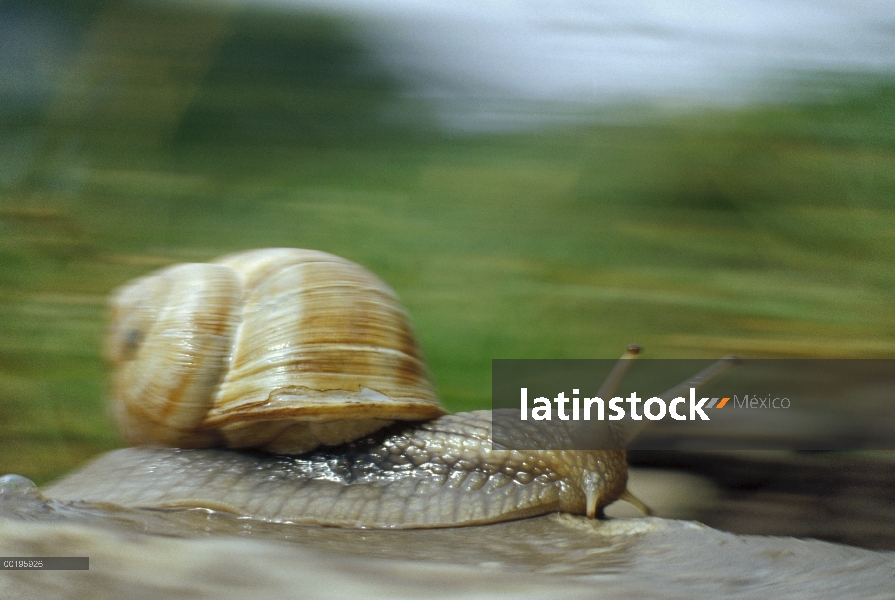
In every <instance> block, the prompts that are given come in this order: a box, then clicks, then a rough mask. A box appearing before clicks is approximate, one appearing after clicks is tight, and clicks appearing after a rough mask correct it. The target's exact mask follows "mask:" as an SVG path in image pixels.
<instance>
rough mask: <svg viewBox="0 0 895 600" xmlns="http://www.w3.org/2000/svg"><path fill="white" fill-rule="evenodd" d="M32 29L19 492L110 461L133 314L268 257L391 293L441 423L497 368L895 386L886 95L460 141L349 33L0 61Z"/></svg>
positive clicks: (106, 28) (120, 38)
mask: <svg viewBox="0 0 895 600" xmlns="http://www.w3.org/2000/svg"><path fill="white" fill-rule="evenodd" d="M35 15H37V16H38V17H41V15H43V16H44V17H47V16H51V17H52V19H50V20H49V21H47V22H52V23H54V24H55V25H54V27H56V28H57V30H59V31H61V34H60V35H58V36H57V37H54V38H52V39H54V40H57V42H56V44H57V45H56V46H54V47H53V48H52V50H53V53H51V54H50V53H49V50H46V51H47V53H48V54H46V56H43V55H41V56H30V57H29V56H19V57H18V59H19V60H20V64H18V65H16V64H7V65H6V66H5V67H4V69H5V70H3V71H2V72H3V79H4V82H3V84H2V86H0V87H2V89H0V140H2V141H0V473H9V472H14V473H20V474H22V475H25V476H27V477H30V478H32V479H34V480H35V481H37V482H38V483H44V482H46V481H48V480H50V479H52V478H54V477H57V476H59V475H61V474H62V473H65V472H66V471H68V470H70V469H71V468H73V467H74V466H75V465H77V464H79V463H81V462H83V461H84V460H85V459H87V458H88V457H90V456H92V455H94V454H97V453H99V452H102V451H105V450H107V449H110V448H113V447H116V446H118V445H120V444H121V441H120V439H119V438H118V436H117V434H116V433H115V431H114V429H113V426H112V424H111V421H110V419H109V417H108V415H107V413H106V409H105V405H104V380H105V377H106V372H105V370H104V365H103V363H102V359H101V340H102V335H103V329H104V317H105V302H106V298H107V297H108V295H109V293H110V292H111V291H112V290H113V289H114V288H115V287H116V286H119V285H121V284H122V283H124V282H126V281H128V280H130V279H132V278H134V277H137V276H140V275H143V274H146V273H148V272H150V271H152V270H154V269H156V268H159V267H162V266H165V265H169V264H173V263H177V262H185V261H203V260H206V259H211V258H214V257H216V256H219V255H221V254H224V253H227V252H233V251H237V250H243V249H249V248H258V247H276V246H290V247H300V248H315V249H320V250H325V251H328V252H332V253H334V254H338V255H340V256H344V257H346V258H349V259H351V260H354V261H356V262H358V263H360V264H362V265H364V266H366V267H368V268H370V269H372V270H373V271H374V272H376V273H377V274H378V275H379V276H381V277H382V278H383V279H384V280H385V281H386V282H387V283H388V284H389V285H391V286H392V287H393V288H394V289H395V290H396V291H397V292H398V294H399V295H400V296H401V298H402V299H403V300H404V302H405V303H406V305H407V306H408V308H409V311H410V313H411V315H412V317H413V319H414V323H415V326H416V329H417V332H418V334H419V338H420V341H421V344H422V347H423V351H424V353H425V355H426V357H427V359H428V361H429V365H430V369H431V371H432V373H433V376H434V379H435V383H436V386H437V388H438V392H439V393H440V395H441V396H442V398H443V399H444V402H445V404H446V405H447V406H448V408H449V409H451V410H469V409H474V408H484V407H488V406H489V402H490V385H491V380H490V374H491V359H492V358H610V357H614V356H617V355H619V354H620V353H621V351H622V350H623V349H624V347H625V346H626V345H627V344H629V343H631V342H638V343H640V344H642V345H643V346H644V348H645V354H644V355H645V356H649V357H653V358H658V357H673V358H683V357H699V358H708V357H714V356H721V355H725V354H730V353H736V354H740V355H743V356H750V357H825V358H834V357H843V358H846V357H886V358H893V357H895V303H893V301H892V298H893V292H895V269H893V264H895V81H893V80H891V79H886V78H883V77H878V76H869V75H862V74H854V75H851V76H844V75H841V74H840V75H837V76H823V75H818V76H817V78H816V79H815V80H804V79H802V80H800V81H794V82H793V83H792V85H793V89H794V90H798V92H799V95H800V97H801V98H802V99H801V100H800V101H798V102H795V101H789V102H780V103H777V104H771V103H765V104H762V105H750V106H748V107H741V108H738V109H729V110H720V109H719V110H710V109H693V110H682V109H679V110H676V111H673V112H670V111H660V110H651V109H648V108H645V107H643V106H639V107H638V106H631V107H625V106H614V107H612V108H611V109H609V108H607V109H603V110H598V109H594V110H593V115H592V117H593V119H592V120H590V121H588V122H587V123H586V124H582V123H577V124H575V125H569V126H553V127H551V128H546V127H542V128H537V129H534V128H533V129H530V130H528V131H523V132H501V133H494V132H492V133H482V132H479V133H469V132H467V133H458V132H456V131H454V132H451V131H445V130H442V129H439V127H438V126H437V125H436V123H437V119H436V117H435V115H434V109H433V107H432V106H429V105H427V103H426V102H424V101H422V100H419V99H414V98H413V96H412V95H410V94H408V93H407V89H406V86H405V84H404V83H402V81H401V80H400V78H398V77H397V76H396V75H395V74H393V73H391V72H389V70H388V69H386V68H385V67H384V66H383V65H381V64H380V63H379V62H377V61H376V60H375V58H374V55H373V54H371V53H370V52H368V50H367V49H366V48H365V47H364V45H363V44H362V43H361V42H360V41H359V40H361V39H362V37H360V36H358V35H356V33H357V32H356V30H355V29H354V26H353V25H352V24H351V23H350V22H348V21H344V20H340V19H337V18H335V17H332V16H325V15H321V14H310V13H295V12H276V11H271V10H268V11H265V10H261V9H258V8H255V9H252V10H248V9H236V8H229V9H227V10H212V9H210V8H208V7H205V8H200V5H191V4H184V5H176V4H166V3H139V2H138V3H129V2H117V1H111V0H90V1H86V2H79V3H71V2H55V3H54V2H41V3H33V2H27V1H24V0H18V1H12V2H10V1H7V2H3V3H2V4H0V32H3V34H4V36H5V39H6V40H7V43H14V41H15V40H14V36H12V34H11V33H10V32H11V31H13V29H12V25H10V24H13V25H14V24H15V23H16V22H21V20H22V19H32V20H33V19H35V18H36V17H35ZM17 19H18V21H16V20H17ZM4 27H6V28H5V29H4ZM59 31H57V33H59ZM48 39H50V38H48ZM60 40H61V41H60ZM6 56H7V57H9V56H15V53H14V52H13V53H12V54H9V53H7V54H6ZM47 56H49V57H50V58H47ZM35 82H37V83H35ZM812 90H813V91H817V92H820V91H822V92H823V93H822V94H821V93H817V94H813V93H812Z"/></svg>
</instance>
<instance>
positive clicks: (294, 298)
mask: <svg viewBox="0 0 895 600" xmlns="http://www.w3.org/2000/svg"><path fill="white" fill-rule="evenodd" d="M112 321H113V323H112V326H111V328H110V330H109V333H108V337H107V342H106V355H107V358H108V360H109V362H110V363H111V364H112V365H113V366H114V368H115V373H114V375H113V378H112V385H111V400H112V407H113V414H114V416H115V419H116V421H117V422H118V425H119V428H120V429H121V431H122V433H123V434H124V436H125V438H126V439H127V441H128V442H129V443H131V444H158V445H165V446H176V447H182V448H200V447H213V446H221V445H223V446H227V447H231V448H263V449H265V450H268V451H271V452H283V453H292V454H298V453H302V452H307V451H309V450H313V449H314V448H316V447H318V446H320V445H337V444H341V443H344V442H346V441H349V440H353V439H357V438H359V437H362V436H364V435H366V434H368V433H371V432H373V431H376V430H377V429H380V428H382V427H383V426H386V425H388V424H390V423H392V422H393V421H395V420H426V419H432V418H435V417H438V416H440V415H442V414H444V412H445V411H444V409H443V408H442V407H441V405H440V403H439V402H438V399H437V397H436V396H435V392H434V389H433V386H432V383H431V381H430V378H429V375H428V373H427V370H426V367H425V363H424V362H423V359H422V356H421V354H420V350H419V347H418V345H417V342H416V339H415V337H414V334H413V331H412V329H411V327H410V324H409V319H408V316H407V313H406V312H405V310H404V309H403V307H402V306H401V303H400V301H399V300H398V298H397V296H396V295H395V293H394V292H393V291H392V290H391V289H390V288H389V287H388V286H387V285H386V284H385V283H383V282H382V281H381V280H380V279H378V278H377V277H376V276H375V275H373V274H372V273H370V272H369V271H367V270H366V269H364V268H362V267H361V266H359V265H357V264H355V263H353V262H351V261H348V260H345V259H343V258H339V257H337V256H333V255H331V254H327V253H325V252H319V251H315V250H298V249H287V248H282V249H267V250H253V251H248V252H243V253H239V254H233V255H230V256H225V257H223V258H221V259H218V260H216V261H214V262H212V263H207V264H183V265H176V266H173V267H169V268H166V269H163V270H161V271H159V272H156V273H154V274H151V275H149V276H147V277H143V278H140V279H137V280H136V281H134V282H132V283H131V284H129V285H126V286H125V287H123V288H121V289H120V290H118V291H117V292H116V293H115V295H114V297H113V300H112Z"/></svg>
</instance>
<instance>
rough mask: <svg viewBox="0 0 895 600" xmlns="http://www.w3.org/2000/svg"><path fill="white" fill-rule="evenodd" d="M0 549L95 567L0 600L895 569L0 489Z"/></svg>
mask: <svg viewBox="0 0 895 600" xmlns="http://www.w3.org/2000/svg"><path fill="white" fill-rule="evenodd" d="M26 487H27V486H26ZM19 488H21V486H19ZM0 555H2V556H44V557H46V556H88V557H89V558H90V570H89V571H40V572H35V571H3V573H2V576H0V597H3V598H31V597H34V598H49V599H55V598H84V597H92V598H121V597H127V598H129V599H142V598H146V599H149V598H158V597H165V598H184V599H186V598H189V599H191V600H192V599H196V598H222V599H237V598H264V597H275V598H321V599H328V598H348V597H355V598H374V599H375V598H450V597H463V598H476V599H478V598H482V599H484V598H489V599H490V598H564V599H566V598H640V597H652V598H692V597H731V598H767V597H769V596H773V597H775V598H815V597H820V596H823V597H835V598H862V599H864V598H890V597H891V595H892V589H893V587H892V583H893V573H895V553H892V552H876V551H871V550H864V549H860V548H854V547H849V546H842V545H837V544H831V543H827V542H820V541H816V540H797V539H793V538H783V537H762V536H738V535H734V534H730V533H724V532H721V531H717V530H714V529H711V528H709V527H706V526H704V525H701V524H699V523H695V522H691V521H678V520H671V519H661V518H642V519H614V520H606V521H599V520H597V521H591V520H587V519H584V518H581V517H575V516H571V515H549V516H546V517H539V518H535V519H526V520H521V521H513V522H508V523H501V524H496V525H488V526H482V527H467V528H453V529H431V530H411V531H388V530H352V529H338V528H324V527H304V526H298V525H293V524H288V523H287V524H283V523H266V522H263V521H258V520H253V519H245V518H237V517H234V516H232V515H227V514H222V513H217V512H214V511H208V510H203V509H188V510H165V511H160V510H133V509H123V508H120V507H115V506H111V505H95V504H94V505H91V504H84V503H61V502H54V501H48V500H46V499H44V498H42V497H41V496H40V495H39V494H37V493H18V492H16V493H3V494H0Z"/></svg>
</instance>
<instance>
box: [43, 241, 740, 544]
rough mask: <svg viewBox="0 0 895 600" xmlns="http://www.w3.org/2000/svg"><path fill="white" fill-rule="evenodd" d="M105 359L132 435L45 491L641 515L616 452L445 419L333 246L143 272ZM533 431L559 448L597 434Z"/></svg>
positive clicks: (231, 504) (358, 270) (281, 513)
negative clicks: (533, 443)
mask: <svg viewBox="0 0 895 600" xmlns="http://www.w3.org/2000/svg"><path fill="white" fill-rule="evenodd" d="M638 352H639V348H637V347H631V348H629V349H628V351H627V352H626V353H625V354H624V355H623V356H622V359H621V360H620V361H619V362H618V363H617V364H616V366H615V367H614V368H613V370H612V372H611V373H610V375H609V377H608V378H607V380H606V382H605V383H604V384H603V386H602V387H601V388H600V391H599V392H598V395H600V396H601V397H607V395H608V396H611V395H612V393H613V392H614V390H615V388H616V387H617V386H618V383H619V382H620V380H621V377H622V376H623V374H624V372H625V370H626V369H627V367H628V365H630V363H631V360H630V359H632V358H634V357H635V356H636V354H637V353H638ZM106 356H107V358H108V360H109V361H110V363H111V364H112V365H113V367H114V369H115V371H114V374H113V376H112V382H111V393H110V396H111V400H112V406H113V409H112V412H113V414H114V416H115V420H116V421H117V423H118V426H119V428H120V429H121V431H122V433H123V435H124V436H125V438H126V439H127V441H128V442H129V443H131V444H134V445H136V447H132V448H125V449H122V450H117V451H113V452H110V453H108V454H106V455H103V456H101V457H99V458H98V459H96V460H94V461H93V462H92V463H90V464H88V465H87V466H86V467H85V468H83V469H82V470H81V471H79V472H76V473H75V474H73V475H70V476H69V477H67V478H65V479H63V480H61V481H60V482H57V483H55V484H53V485H52V486H50V487H49V488H47V489H46V490H45V491H44V494H45V495H46V496H47V497H49V498H53V499H58V500H64V501H74V500H80V501H92V502H109V503H113V504H118V505H123V506H129V507H139V508H167V507H202V508H208V509H215V510H221V511H227V512H231V513H235V514H238V515H244V516H251V517H257V518H262V519H269V520H275V521H289V522H293V523H307V524H319V525H331V526H345V527H369V528H424V527H449V526H461V525H481V524H487V523H493V522H499V521H507V520H511V519H518V518H524V517H530V516H535V515H541V514H546V513H551V512H568V513H573V514H580V515H586V516H587V517H589V518H593V517H595V516H598V515H600V514H601V511H602V509H603V507H605V506H606V505H608V504H610V503H611V502H614V501H615V500H618V499H622V500H626V501H628V502H630V503H632V504H634V505H635V506H638V507H640V508H641V509H643V510H645V511H646V510H647V509H646V508H645V506H644V505H643V504H642V503H641V502H640V501H639V500H637V499H636V498H635V497H634V496H633V495H631V494H630V493H629V492H628V491H627V489H626V482H627V461H626V455H625V452H624V450H593V451H575V450H534V451H532V450H525V451H523V450H508V449H502V448H500V447H498V446H494V445H492V441H491V438H492V428H493V427H496V426H498V425H497V424H496V422H492V413H491V411H473V412H468V413H457V414H446V411H445V410H444V408H443V407H442V406H441V404H440V403H439V401H438V399H437V397H436V395H435V392H434V387H433V385H432V383H431V379H430V377H429V374H428V370H427V368H426V366H425V363H424V362H423V359H422V355H421V352H420V350H419V346H418V344H417V342H416V339H415V336H414V333H413V330H412V328H411V326H410V324H409V318H408V316H407V313H406V311H405V310H404V308H403V307H402V306H401V304H400V302H399V300H398V298H397V296H396V295H395V293H394V292H393V291H392V290H391V289H390V288H389V287H388V286H387V285H386V284H385V283H383V282H382V281H381V280H380V279H379V278H377V277H376V276H375V275H373V274H372V273H370V272H369V271H367V270H366V269H364V268H363V267H361V266H359V265H357V264H355V263H353V262H350V261H348V260H345V259H343V258H339V257H336V256H333V255H331V254H327V253H324V252H319V251H314V250H297V249H267V250H254V251H248V252H243V253H240V254H234V255H230V256H225V257H223V258H221V259H218V260H216V261H213V262H211V263H207V264H185V265H177V266H173V267H168V268H166V269H163V270H161V271H159V272H157V273H155V274H151V275H149V276H147V277H143V278H140V279H138V280H136V281H134V282H132V283H131V284H129V285H126V286H125V287H123V288H121V289H120V290H118V291H117V292H116V293H115V294H114V296H113V299H112V325H111V327H110V329H109V333H108V339H107V343H106ZM722 367H723V364H722V365H721V367H718V366H717V365H716V366H715V367H712V368H710V369H708V370H706V371H704V372H703V373H700V374H698V375H696V376H695V377H694V378H692V379H691V380H689V381H687V382H685V383H684V384H681V386H677V387H675V388H673V389H672V390H670V391H669V392H667V393H666V395H667V394H676V393H678V392H679V391H680V389H681V388H686V387H689V386H698V385H701V384H702V383H705V381H707V380H708V379H710V378H712V377H714V376H716V375H717V373H718V372H719V371H720V370H721V368H722ZM669 397H671V396H669ZM527 427H530V428H531V429H530V430H526V433H530V434H531V435H538V436H548V437H549V436H553V437H559V438H563V439H560V440H557V441H559V442H560V444H559V445H560V446H563V445H565V447H570V445H569V444H571V441H574V439H575V437H576V436H581V435H587V432H586V431H585V430H583V429H582V428H581V427H580V426H579V427H577V428H576V427H570V428H566V429H562V428H557V427H555V425H554V426H553V427H549V428H545V427H544V426H543V424H539V423H532V424H531V425H528V426H527ZM619 431H620V430H619ZM626 435H627V434H626ZM570 440H571V441H570ZM564 442H565V444H564Z"/></svg>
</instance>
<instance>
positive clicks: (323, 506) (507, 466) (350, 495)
mask: <svg viewBox="0 0 895 600" xmlns="http://www.w3.org/2000/svg"><path fill="white" fill-rule="evenodd" d="M491 427H492V419H491V411H474V412H468V413H457V414H454V415H446V416H443V417H440V418H438V419H435V420H432V421H428V422H424V423H419V424H405V425H394V426H392V427H390V428H387V429H386V430H384V431H381V432H379V433H377V434H373V435H370V436H368V437H366V438H364V439H362V440H359V441H356V442H353V443H349V444H347V445H344V446H341V447H339V448H335V449H319V450H317V451H315V452H313V453H310V454H304V455H301V456H288V455H258V454H256V453H247V452H240V451H232V450H189V449H173V448H126V449H123V450H117V451H114V452H110V453H108V454H106V455H104V456H102V457H100V458H99V459H97V460H95V461H94V462H93V463H91V464H89V465H88V466H87V467H86V468H84V469H83V470H81V471H80V472H78V473H75V474H74V475H71V476H69V477H68V478H66V479H64V480H62V481H61V482H59V483H57V484H55V485H54V486H52V487H50V488H48V489H47V490H46V491H45V494H46V495H47V496H49V497H51V498H54V499H57V500H67V501H69V500H82V501H94V502H111V503H114V504H118V505H122V506H130V507H152V508H165V507H203V508H210V509H216V510H220V511H225V512H230V513H235V514H239V515H248V516H253V517H257V518H262V519H268V520H273V521H288V522H292V523H303V524H316V525H329V526H342V527H364V528H393V529H407V528H426V527H453V526H461V525H481V524H486V523H493V522H499V521H507V520H511V519H520V518H525V517H531V516H536V515H541V514H546V513H550V512H568V513H573V514H581V515H584V514H588V515H589V516H591V517H593V516H594V515H595V514H597V512H598V511H599V509H600V508H602V507H603V506H605V505H607V504H609V503H610V502H612V501H614V500H616V499H617V498H619V497H622V496H623V494H624V493H625V485H626V480H627V465H626V462H625V453H624V452H623V451H590V452H587V451H534V452H533V451H521V450H494V449H492V447H491V440H490V436H491ZM544 432H545V433H550V432H549V430H548V429H547V428H544Z"/></svg>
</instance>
